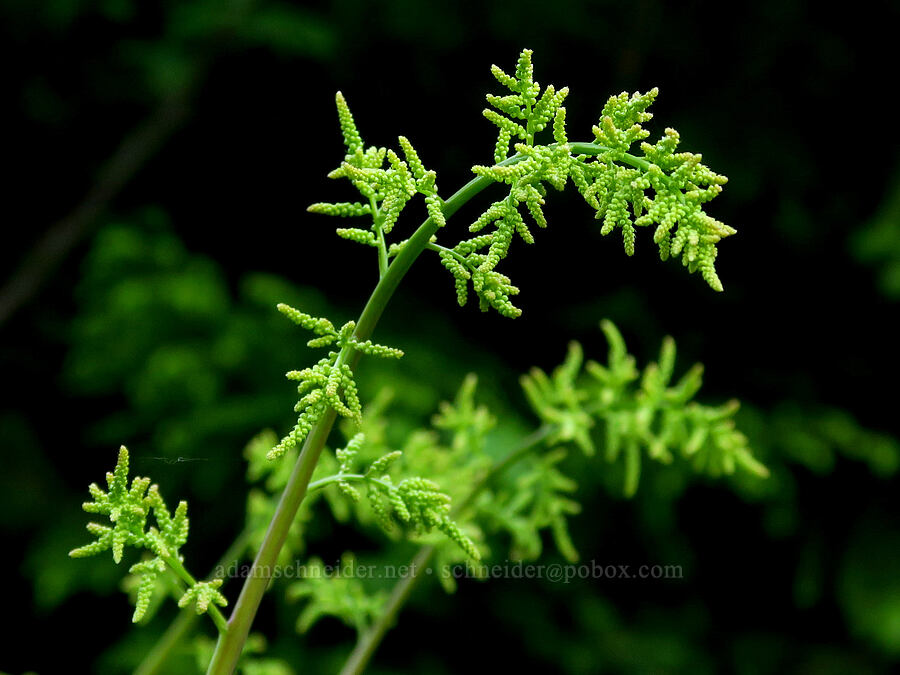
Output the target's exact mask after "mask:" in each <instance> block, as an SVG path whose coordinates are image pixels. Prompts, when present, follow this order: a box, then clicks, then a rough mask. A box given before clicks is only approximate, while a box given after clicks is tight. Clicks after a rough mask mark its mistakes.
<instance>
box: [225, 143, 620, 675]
mask: <svg viewBox="0 0 900 675" xmlns="http://www.w3.org/2000/svg"><path fill="white" fill-rule="evenodd" d="M575 146H578V148H579V152H581V153H582V154H587V153H588V152H590V153H591V154H597V153H600V152H604V151H605V150H606V148H604V147H602V146H598V145H595V144H591V143H588V144H573V147H575ZM583 146H587V147H583ZM522 159H524V158H523V157H522V156H520V155H515V156H513V157H510V158H509V159H507V160H504V161H503V162H501V165H504V166H506V165H509V164H514V163H516V162H519V161H521V160H522ZM493 183H495V181H494V180H493V179H492V178H490V177H487V176H478V177H476V178H473V179H472V180H470V181H469V182H468V183H466V184H465V185H463V186H462V187H461V188H460V189H459V190H457V191H456V192H455V193H454V194H453V196H452V197H450V198H449V199H447V200H446V201H445V202H444V203H443V209H442V210H443V212H444V218H445V219H448V218H450V217H451V216H452V215H453V214H454V213H456V212H457V211H458V210H459V209H460V208H461V207H462V206H463V205H464V204H465V203H466V202H468V201H469V200H470V199H472V198H473V197H474V196H475V195H477V194H478V193H479V192H481V191H482V190H484V189H485V188H486V187H488V186H489V185H492V184H493ZM437 230H438V225H437V224H436V223H435V222H434V221H433V220H432V219H431V217H429V218H426V219H425V222H423V223H422V224H421V225H420V226H419V228H418V229H417V230H416V231H415V233H414V234H413V235H412V236H411V237H410V238H409V240H407V242H406V244H405V245H404V246H403V250H402V251H400V253H398V254H397V257H396V258H394V261H393V262H392V263H391V264H390V266H389V267H388V269H387V273H386V274H385V275H384V276H382V277H381V278H380V280H379V281H378V285H377V286H376V287H375V290H374V291H372V295H371V296H369V300H368V302H367V303H366V306H365V308H363V311H362V314H360V317H359V320H358V321H357V323H356V330H355V331H354V336H355V337H356V338H357V340H359V341H360V342H363V341H365V340H368V339H369V337H370V336H371V335H372V333H373V331H374V330H375V326H376V325H377V324H378V320H379V319H380V318H381V315H382V313H383V312H384V309H385V307H387V304H388V302H389V301H390V299H391V297H392V296H393V295H394V292H395V291H396V290H397V287H398V286H399V285H400V281H401V280H402V279H403V277H404V276H406V273H407V272H408V271H409V268H410V267H412V264H413V262H415V260H416V258H418V257H419V255H420V254H421V253H422V251H424V250H425V247H426V245H427V244H428V242H429V240H430V239H431V237H432V236H433V235H434V233H435V232H437ZM338 359H339V360H340V361H341V362H346V363H348V365H350V367H351V368H353V367H354V366H355V363H356V361H357V360H358V359H359V353H358V352H356V351H355V350H353V349H352V348H350V347H346V348H344V349H343V350H342V351H341V353H340V355H339V356H338ZM335 416H336V413H335V411H334V410H333V409H329V411H328V412H327V413H326V414H325V415H324V416H323V417H322V419H321V420H320V421H319V422H318V423H317V424H316V425H315V426H314V427H313V429H312V430H311V432H310V434H309V436H308V437H307V439H306V442H305V443H304V444H303V450H302V451H301V452H300V456H299V457H298V458H297V463H296V464H295V465H294V469H293V471H292V472H291V476H290V478H289V479H288V483H287V485H286V486H285V488H284V492H283V493H282V495H281V499H280V501H279V502H278V506H277V508H276V509H275V514H274V516H273V517H272V520H271V521H270V523H269V529H268V530H267V531H266V535H265V538H264V539H263V542H262V545H261V546H260V548H259V551H258V552H257V555H256V560H254V562H253V568H252V569H251V574H249V575H248V576H247V579H246V580H245V581H244V586H243V587H242V588H241V593H240V596H239V597H238V600H237V602H236V603H235V605H234V610H233V611H232V613H231V617H230V618H229V619H228V628H227V630H226V631H225V632H224V633H221V634H220V635H219V641H218V643H217V644H216V650H215V652H214V653H213V658H212V661H211V662H210V664H209V669H208V670H207V675H230V674H231V673H232V672H234V669H235V667H236V666H237V662H238V659H239V658H240V655H241V650H242V649H243V646H244V643H245V642H246V640H247V636H248V635H249V633H250V626H251V625H252V623H253V619H254V617H255V616H256V611H257V610H258V609H259V604H260V602H262V597H263V595H264V594H265V591H266V588H267V587H268V585H269V578H270V576H271V570H272V566H273V565H274V564H275V561H276V560H277V558H278V553H279V552H280V551H281V548H282V546H284V542H285V539H286V538H287V534H288V530H289V529H290V527H291V523H292V522H293V520H294V516H295V515H296V513H297V509H298V508H300V504H301V502H302V501H303V498H304V497H305V496H306V490H307V486H308V485H309V480H310V477H311V476H312V473H313V471H314V470H315V468H316V464H317V463H318V461H319V456H320V455H321V454H322V448H323V447H324V446H325V441H326V440H327V438H328V435H329V433H330V432H331V427H332V425H333V424H334V420H335Z"/></svg>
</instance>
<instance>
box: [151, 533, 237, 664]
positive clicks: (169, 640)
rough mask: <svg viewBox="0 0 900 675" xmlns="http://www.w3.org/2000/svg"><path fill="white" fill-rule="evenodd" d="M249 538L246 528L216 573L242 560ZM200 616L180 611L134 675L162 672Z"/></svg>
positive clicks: (227, 552) (222, 558) (218, 566)
mask: <svg viewBox="0 0 900 675" xmlns="http://www.w3.org/2000/svg"><path fill="white" fill-rule="evenodd" d="M249 539H250V531H249V530H246V529H245V530H243V531H242V532H241V533H240V534H239V535H238V536H237V538H236V539H235V540H234V541H233V542H232V543H231V546H229V547H228V550H227V551H225V553H224V554H223V555H222V557H221V558H219V562H217V563H216V565H215V566H214V567H213V574H214V573H215V570H217V569H219V568H221V567H228V566H229V565H231V564H232V563H233V562H238V561H240V559H241V557H243V553H244V551H245V550H246V548H247V542H248V540H249ZM213 574H210V576H213ZM226 582H227V579H226ZM176 599H177V598H176ZM199 618H200V617H199V616H198V615H197V613H196V612H192V611H190V610H187V609H185V610H182V611H180V612H178V616H176V617H175V620H174V621H172V623H171V624H169V627H168V628H167V629H166V631H165V632H164V633H163V634H162V637H160V638H159V640H158V641H157V642H156V644H155V645H153V649H151V650H150V651H149V652H148V653H147V655H146V656H145V657H144V659H143V660H142V661H141V663H140V664H139V665H138V667H137V669H136V670H135V671H134V675H156V674H157V673H159V672H162V667H163V666H164V665H165V664H166V661H168V659H169V657H170V656H171V654H172V651H173V650H174V649H175V648H176V647H178V646H179V645H182V644H183V642H184V640H185V638H186V637H187V635H188V633H189V632H190V631H191V628H193V626H194V624H195V623H196V622H197V619H199Z"/></svg>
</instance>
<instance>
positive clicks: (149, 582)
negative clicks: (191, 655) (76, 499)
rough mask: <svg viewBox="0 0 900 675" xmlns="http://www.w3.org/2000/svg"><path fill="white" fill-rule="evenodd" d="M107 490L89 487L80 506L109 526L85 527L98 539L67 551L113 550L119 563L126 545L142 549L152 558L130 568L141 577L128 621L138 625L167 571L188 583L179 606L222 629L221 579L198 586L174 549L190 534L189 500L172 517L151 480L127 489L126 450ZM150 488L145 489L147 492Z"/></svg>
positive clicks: (80, 555) (76, 553)
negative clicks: (86, 499)
mask: <svg viewBox="0 0 900 675" xmlns="http://www.w3.org/2000/svg"><path fill="white" fill-rule="evenodd" d="M106 483H107V485H108V486H109V492H104V491H103V490H101V489H100V487H99V486H98V485H97V484H96V483H92V484H91V485H90V487H89V490H90V493H91V497H93V499H94V501H92V502H85V503H84V505H83V508H84V510H85V511H87V512H88V513H98V514H102V515H105V516H107V517H108V518H109V521H110V523H112V526H109V525H101V524H100V523H88V525H87V529H88V532H90V533H91V534H93V535H94V536H96V537H97V539H96V541H93V542H91V543H90V544H86V545H84V546H81V547H79V548H76V549H74V550H73V551H71V552H70V553H69V555H70V556H71V557H73V558H84V557H86V556H92V555H96V554H98V553H102V552H103V551H108V550H111V551H112V556H113V560H114V561H115V562H116V563H117V564H118V563H120V562H121V561H122V556H123V552H124V549H125V547H126V546H130V547H133V548H137V549H145V550H147V551H149V552H150V553H152V554H153V556H154V557H152V558H149V559H147V560H143V561H141V562H138V563H135V564H134V565H132V566H131V569H130V570H129V571H130V572H131V574H134V575H137V576H139V577H140V582H139V584H138V592H137V600H136V603H135V610H134V616H133V617H132V621H134V622H138V621H140V620H141V619H142V618H143V617H144V614H145V613H146V612H147V609H148V607H149V606H150V603H151V601H152V599H153V594H154V591H155V590H156V587H157V581H158V580H159V578H160V576H161V575H163V574H165V573H166V571H167V570H171V571H172V572H174V573H175V574H176V575H177V576H178V577H179V578H180V579H182V580H183V581H185V582H186V583H187V586H188V587H187V590H185V591H184V593H183V595H182V596H181V598H180V600H179V601H178V606H179V607H186V606H188V605H189V604H192V603H194V604H195V606H196V610H197V613H198V614H203V613H204V612H207V611H210V610H212V611H211V615H212V617H213V620H214V621H216V624H217V625H219V626H220V627H223V626H224V621H225V620H224V617H222V615H221V613H219V611H218V610H217V609H216V608H215V607H214V606H211V605H210V603H214V604H215V605H220V606H222V607H224V606H225V605H227V604H228V603H227V601H226V600H225V597H224V596H223V595H222V594H221V593H220V592H219V591H218V588H219V586H221V584H222V580H221V579H217V580H214V581H211V582H203V581H201V582H197V581H195V580H194V579H193V578H192V577H191V576H190V575H189V574H188V573H187V571H186V570H185V569H184V567H183V565H182V564H181V556H180V554H179V552H178V549H179V548H181V546H183V545H184V543H185V542H186V541H187V536H188V518H187V502H185V501H182V502H179V503H178V507H177V508H176V509H175V513H174V515H173V514H172V513H170V511H169V509H168V508H167V507H166V504H165V502H164V501H163V498H162V495H160V493H159V487H158V486H157V485H150V479H149V478H139V477H135V478H134V479H132V481H131V487H130V488H129V487H128V450H127V449H126V448H125V446H122V448H121V449H120V450H119V459H118V462H116V468H115V471H114V472H112V473H107V474H106ZM148 488H149V489H148ZM151 513H152V514H153V518H154V520H155V521H156V527H153V526H150V527H149V528H148V523H147V520H148V517H149V516H150V515H151Z"/></svg>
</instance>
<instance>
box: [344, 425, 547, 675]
mask: <svg viewBox="0 0 900 675" xmlns="http://www.w3.org/2000/svg"><path fill="white" fill-rule="evenodd" d="M554 431H556V427H555V426H550V425H545V426H542V427H540V428H538V429H536V430H535V431H533V432H532V433H531V434H529V435H528V436H526V437H525V438H524V439H523V440H522V442H521V444H520V445H519V446H518V447H517V448H516V449H515V450H512V451H511V452H510V453H509V454H508V455H507V456H506V457H504V458H503V459H502V460H500V461H499V462H497V463H496V464H494V466H492V467H491V469H490V470H489V471H488V472H487V473H486V474H485V475H484V476H482V478H481V480H479V481H478V482H477V483H476V484H475V487H473V488H472V491H471V492H469V494H468V495H467V496H466V498H465V499H464V500H462V502H460V503H459V504H458V505H457V506H456V507H455V508H454V509H453V515H454V516H458V515H460V514H462V513H463V512H464V511H465V510H466V509H468V508H469V507H470V506H472V504H474V503H475V500H476V499H477V498H478V496H479V495H480V494H481V492H482V491H484V489H485V488H487V487H488V486H489V485H490V484H491V483H492V482H493V481H494V480H496V478H497V477H498V476H500V474H502V473H503V472H504V471H506V470H507V469H509V468H510V467H511V466H513V465H514V464H515V463H516V462H518V461H520V460H521V459H523V458H524V457H526V456H527V455H528V454H529V453H530V452H531V451H532V450H533V449H534V447H535V446H536V445H538V444H540V443H542V442H543V441H544V440H545V439H546V438H547V437H548V436H550V434H552V433H553V432H554ZM434 551H435V549H434V546H431V545H428V546H423V547H422V548H420V549H419V551H418V553H416V555H415V557H414V558H413V559H412V561H411V562H410V565H409V568H410V574H408V575H407V576H405V577H403V578H402V579H401V580H400V581H398V582H397V583H396V585H395V586H394V589H393V590H392V591H391V595H390V597H389V598H388V601H387V604H386V605H385V607H384V611H382V613H381V614H380V615H379V616H378V619H377V620H376V621H375V623H374V624H372V626H371V628H369V630H367V631H366V632H365V633H362V634H360V636H359V640H358V641H357V643H356V646H355V647H354V648H353V651H352V652H351V653H350V656H349V657H348V658H347V661H346V663H344V667H343V668H341V675H361V673H362V672H363V671H364V670H365V669H366V666H367V665H368V664H369V661H370V660H371V659H372V656H373V655H374V654H375V651H376V650H377V649H378V647H379V645H380V644H381V641H382V640H383V639H384V636H385V635H386V634H387V632H388V630H389V629H390V628H391V627H392V626H393V625H394V624H395V623H396V621H397V615H398V614H399V613H400V610H401V609H402V608H403V605H405V604H406V601H407V600H408V599H409V597H410V595H412V591H413V589H414V588H415V586H416V584H417V583H418V582H419V579H421V578H423V576H424V575H423V574H422V570H424V569H425V568H426V567H427V566H428V564H429V563H430V562H431V558H432V556H434Z"/></svg>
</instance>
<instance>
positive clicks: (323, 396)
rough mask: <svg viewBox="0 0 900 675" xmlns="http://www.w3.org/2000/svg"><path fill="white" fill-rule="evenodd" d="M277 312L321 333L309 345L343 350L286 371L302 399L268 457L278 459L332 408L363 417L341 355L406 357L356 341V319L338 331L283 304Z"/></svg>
mask: <svg viewBox="0 0 900 675" xmlns="http://www.w3.org/2000/svg"><path fill="white" fill-rule="evenodd" d="M278 311H279V312H281V313H282V314H284V315H285V316H286V317H287V318H288V319H290V320H291V321H292V322H294V323H295V324H297V325H298V326H301V327H302V328H306V329H307V330H310V331H312V332H313V333H315V334H316V335H317V336H318V337H315V338H313V339H312V340H310V341H309V342H307V345H308V346H310V347H329V346H333V347H337V348H339V349H340V350H341V351H340V352H338V351H329V352H328V355H327V356H326V357H324V358H322V359H320V360H319V361H318V363H316V365H314V366H312V367H310V368H304V369H303V370H292V371H290V372H289V373H287V375H286V377H287V378H288V379H289V380H293V381H295V382H299V385H298V386H297V393H298V394H299V395H300V400H299V401H298V402H297V404H296V405H295V406H294V412H296V413H298V414H299V416H298V418H297V423H296V424H295V425H294V427H293V429H291V431H290V433H288V435H287V436H285V437H284V438H283V439H281V441H280V442H279V443H278V444H277V445H275V446H274V447H273V448H272V449H271V450H270V451H269V452H268V455H267V456H268V458H269V459H277V458H279V457H281V456H282V455H284V453H285V452H287V451H288V450H291V449H293V448H296V447H299V446H300V445H301V444H302V443H303V441H304V440H306V437H307V436H308V435H309V432H310V430H311V429H312V427H313V426H314V425H315V424H316V423H317V422H318V421H319V420H320V419H322V417H323V416H324V415H325V413H326V412H327V411H328V409H329V408H330V409H333V410H335V411H336V412H337V413H338V414H340V415H342V416H343V417H347V418H350V419H353V420H356V421H357V422H358V421H360V420H361V416H362V408H361V405H360V402H359V393H358V391H357V388H356V381H355V380H354V379H353V371H352V370H351V368H350V366H349V365H348V364H347V363H345V362H344V361H343V360H342V357H341V354H345V353H346V352H349V351H350V350H355V351H358V352H360V353H362V354H370V355H373V356H380V357H382V358H392V359H398V358H400V357H402V356H403V352H402V351H401V350H399V349H395V348H393V347H386V346H384V345H378V344H375V343H373V342H372V341H371V340H364V341H360V340H357V338H356V336H355V330H356V322H354V321H348V322H347V323H345V324H344V325H343V326H341V328H340V329H339V330H338V329H336V328H335V327H334V324H332V323H331V321H329V320H328V319H320V318H316V317H313V316H310V315H309V314H305V313H304V312H301V311H300V310H298V309H295V308H294V307H291V306H289V305H285V304H283V303H282V304H279V305H278Z"/></svg>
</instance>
